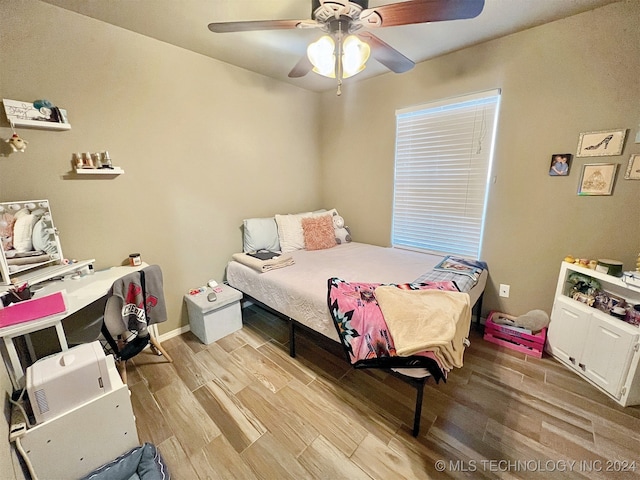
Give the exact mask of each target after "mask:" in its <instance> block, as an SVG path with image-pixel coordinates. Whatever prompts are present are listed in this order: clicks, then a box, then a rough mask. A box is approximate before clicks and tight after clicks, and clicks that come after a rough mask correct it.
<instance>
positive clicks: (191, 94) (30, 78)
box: [0, 0, 320, 332]
mask: <svg viewBox="0 0 640 480" xmlns="http://www.w3.org/2000/svg"><path fill="white" fill-rule="evenodd" d="M0 19H1V20H0V21H1V22H2V25H1V28H0V31H2V32H3V38H2V41H1V42H0V63H1V65H2V67H1V71H2V76H1V83H0V98H9V99H14V100H27V101H34V100H36V99H39V98H47V99H49V100H51V101H52V102H54V103H55V104H57V105H59V106H61V107H62V108H65V109H66V110H67V112H68V116H69V121H70V123H71V127H72V129H71V130H70V131H67V132H53V131H44V130H27V129H22V130H20V131H19V133H20V134H21V135H22V136H23V137H24V138H25V139H26V140H27V141H28V142H29V144H28V147H27V150H26V151H25V152H24V153H14V154H11V155H8V156H6V155H7V153H8V152H10V150H9V149H8V146H7V145H6V144H5V143H4V142H2V143H1V144H0V148H1V150H0V154H3V155H4V156H0V201H12V200H25V199H41V198H47V199H49V200H50V204H51V208H52V211H53V218H54V221H55V223H56V226H57V227H58V229H59V230H60V236H61V241H62V247H63V252H64V254H65V256H66V257H68V258H76V259H86V258H95V259H96V264H97V267H98V268H105V267H108V266H111V265H115V264H120V263H121V262H122V261H123V260H124V259H126V258H127V256H128V254H129V253H131V252H140V253H141V254H142V259H143V260H144V261H146V262H147V263H157V264H159V265H161V266H162V268H163V272H164V276H165V295H166V296H167V304H168V310H169V312H168V313H169V321H167V322H166V323H164V324H161V325H160V331H161V332H168V331H170V330H174V329H176V328H178V327H179V326H181V325H185V324H187V323H188V320H187V319H186V312H185V311H184V309H183V306H182V296H183V294H184V293H186V292H187V291H188V290H189V288H193V287H197V286H199V285H203V284H205V283H206V281H207V280H208V279H210V278H214V279H216V280H218V281H222V280H223V277H224V268H225V265H226V263H227V261H228V260H229V258H230V257H231V254H232V253H234V252H237V251H240V250H241V249H242V237H241V230H240V226H241V225H242V219H243V218H247V217H252V216H269V215H273V214H275V213H287V212H297V211H301V210H305V209H314V208H319V207H320V184H319V182H320V175H319V166H320V164H319V149H318V133H317V132H318V125H319V115H318V106H317V105H318V101H319V98H320V97H319V95H318V94H316V93H311V92H307V91H304V90H301V89H299V88H295V87H292V86H289V85H286V84H283V83H281V82H277V81H275V80H271V79H269V78H266V77H263V76H260V75H256V74H254V73H251V72H248V71H246V70H243V69H240V68H236V67H232V66H230V65H228V64H225V63H222V62H219V61H215V60H212V59H210V58H208V57H204V56H202V55H199V54H195V53H192V52H189V51H186V50H183V49H181V48H177V47H173V46H171V45H168V44H165V43H162V42H159V41H157V40H154V39H151V38H148V37H144V36H141V35H139V34H136V33H132V32H129V31H126V30H123V29H120V28H116V27H113V26H111V25H107V24H105V23H102V22H99V21H96V20H93V19H90V18H88V17H84V16H81V15H78V14H76V13H72V12H69V11H67V10H63V9H61V8H58V7H55V6H51V5H48V4H45V3H41V2H38V1H35V0H20V1H7V0H2V1H1V2H0ZM1 117H2V120H1V121H0V122H1V123H0V138H8V137H9V136H10V132H11V131H10V129H9V128H8V123H7V121H6V119H5V118H4V114H3V115H1ZM105 149H107V150H109V152H110V154H111V157H112V159H113V163H114V165H117V166H120V167H122V168H123V169H124V170H125V174H124V175H122V176H120V177H117V178H114V179H105V178H100V179H90V180H88V179H84V178H83V179H80V180H78V179H68V178H65V176H66V174H67V173H68V172H69V171H70V163H71V155H72V153H73V152H84V151H90V152H95V151H101V150H105Z"/></svg>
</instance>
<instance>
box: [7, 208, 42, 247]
mask: <svg viewBox="0 0 640 480" xmlns="http://www.w3.org/2000/svg"><path fill="white" fill-rule="evenodd" d="M18 213H19V212H18ZM37 221H38V217H36V216H35V215H31V214H27V215H19V216H18V214H16V223H14V225H13V248H15V249H16V251H17V252H19V253H24V252H30V251H32V250H33V240H32V234H33V226H34V224H35V223H36V222H37Z"/></svg>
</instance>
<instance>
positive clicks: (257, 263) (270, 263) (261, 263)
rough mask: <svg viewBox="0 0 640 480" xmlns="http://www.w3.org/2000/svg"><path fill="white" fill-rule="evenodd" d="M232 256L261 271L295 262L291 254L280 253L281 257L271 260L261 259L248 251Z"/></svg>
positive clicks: (237, 260) (239, 261)
mask: <svg viewBox="0 0 640 480" xmlns="http://www.w3.org/2000/svg"><path fill="white" fill-rule="evenodd" d="M231 258H233V259H234V260H235V261H236V262H238V263H241V264H243V265H246V266H247V267H250V268H253V269H254V270H256V271H257V272H260V273H264V272H268V271H270V270H274V269H276V268H282V267H286V266H289V265H293V264H294V263H295V262H294V261H293V257H292V256H291V255H280V256H279V257H276V258H271V259H269V260H260V259H259V258H256V257H252V256H251V255H247V254H246V253H234V254H233V255H232V256H231Z"/></svg>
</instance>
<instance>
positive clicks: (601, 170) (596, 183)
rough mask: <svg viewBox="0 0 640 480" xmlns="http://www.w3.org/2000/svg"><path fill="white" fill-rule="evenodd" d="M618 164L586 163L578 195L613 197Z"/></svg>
mask: <svg viewBox="0 0 640 480" xmlns="http://www.w3.org/2000/svg"><path fill="white" fill-rule="evenodd" d="M617 170H618V164H617V163H586V164H585V165H584V166H583V167H582V175H581V176H580V183H579V184H578V195H611V193H612V192H613V182H614V180H615V178H616V171H617Z"/></svg>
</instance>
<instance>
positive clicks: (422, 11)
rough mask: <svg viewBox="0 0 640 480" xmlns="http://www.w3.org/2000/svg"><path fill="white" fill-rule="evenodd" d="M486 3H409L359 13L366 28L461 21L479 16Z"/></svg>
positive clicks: (453, 0) (427, 0)
mask: <svg viewBox="0 0 640 480" xmlns="http://www.w3.org/2000/svg"><path fill="white" fill-rule="evenodd" d="M484 2H485V0H409V1H407V2H399V3H390V4H388V5H382V6H380V7H375V8H368V9H366V10H363V11H362V13H361V14H360V20H359V23H361V24H362V25H363V26H365V27H394V26H397V25H410V24H413V23H427V22H441V21H444V20H461V19H467V18H474V17H477V16H478V15H480V13H481V12H482V9H483V8H484Z"/></svg>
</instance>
